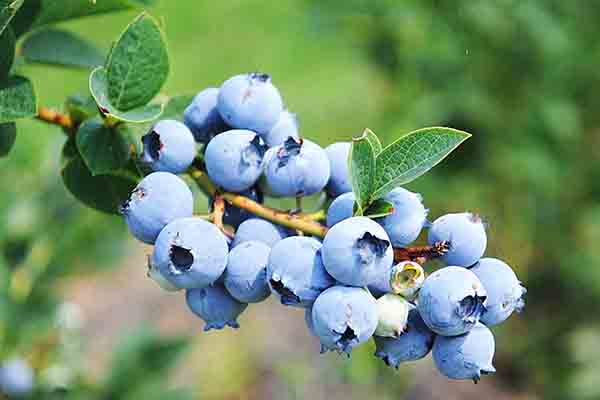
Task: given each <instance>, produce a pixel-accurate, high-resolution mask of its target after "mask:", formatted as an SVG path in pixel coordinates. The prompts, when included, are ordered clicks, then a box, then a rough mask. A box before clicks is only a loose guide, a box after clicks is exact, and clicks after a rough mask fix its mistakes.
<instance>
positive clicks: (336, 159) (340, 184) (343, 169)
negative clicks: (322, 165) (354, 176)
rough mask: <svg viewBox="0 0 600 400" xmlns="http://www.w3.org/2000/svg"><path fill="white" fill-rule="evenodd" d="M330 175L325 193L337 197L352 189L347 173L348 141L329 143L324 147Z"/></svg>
mask: <svg viewBox="0 0 600 400" xmlns="http://www.w3.org/2000/svg"><path fill="white" fill-rule="evenodd" d="M325 152H326V153H327V158H328V159H329V166H330V168H331V176H330V177H329V182H328V183H327V193H329V195H330V196H332V197H337V196H339V195H341V194H343V193H347V192H351V191H352V184H351V182H350V175H349V174H348V154H349V153H350V143H349V142H338V143H333V144H330V145H329V146H327V147H326V148H325Z"/></svg>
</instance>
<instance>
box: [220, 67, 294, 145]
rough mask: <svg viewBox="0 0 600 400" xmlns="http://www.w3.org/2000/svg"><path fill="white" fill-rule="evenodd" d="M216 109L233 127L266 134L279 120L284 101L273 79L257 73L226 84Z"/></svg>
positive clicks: (221, 91) (231, 80)
mask: <svg viewBox="0 0 600 400" xmlns="http://www.w3.org/2000/svg"><path fill="white" fill-rule="evenodd" d="M217 107H218V109H219V113H220V114H221V117H223V119H224V120H225V122H226V123H227V124H229V125H230V126H232V127H234V128H238V129H249V130H253V131H255V132H258V133H259V134H266V133H267V132H269V131H270V130H271V129H272V128H273V126H275V124H276V123H277V121H278V120H279V117H280V114H281V112H282V111H283V101H282V100H281V95H280V94H279V90H277V88H276V87H275V86H273V84H272V83H271V77H270V76H269V75H267V74H262V73H258V72H255V73H250V74H242V75H236V76H234V77H232V78H229V79H228V80H226V81H225V82H224V83H223V85H222V86H221V89H220V91H219V97H218V105H217Z"/></svg>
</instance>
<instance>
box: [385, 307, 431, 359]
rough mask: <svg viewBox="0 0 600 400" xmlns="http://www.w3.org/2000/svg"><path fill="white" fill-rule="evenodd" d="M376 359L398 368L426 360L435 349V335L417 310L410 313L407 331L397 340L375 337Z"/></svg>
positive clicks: (414, 309)
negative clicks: (433, 348) (409, 362)
mask: <svg viewBox="0 0 600 400" xmlns="http://www.w3.org/2000/svg"><path fill="white" fill-rule="evenodd" d="M374 339H375V357H379V358H381V359H382V360H383V361H384V362H385V363H386V364H387V365H388V366H390V367H394V368H398V367H399V366H400V363H403V362H406V361H416V360H420V359H421V358H424V357H425V356H426V355H427V354H429V352H430V351H431V348H432V347H433V341H434V339H435V334H434V333H433V332H431V331H430V330H429V328H428V327H427V325H425V322H423V319H422V318H421V316H420V315H419V312H418V311H417V310H416V308H413V309H411V310H410V312H409V313H408V323H407V327H406V330H405V331H404V332H402V334H401V335H400V336H398V337H397V338H385V337H380V336H375V337H374Z"/></svg>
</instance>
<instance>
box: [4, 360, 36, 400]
mask: <svg viewBox="0 0 600 400" xmlns="http://www.w3.org/2000/svg"><path fill="white" fill-rule="evenodd" d="M33 385H34V374H33V369H32V368H31V367H30V366H29V364H28V363H27V362H26V361H24V360H22V359H12V360H7V361H4V362H3V363H2V365H1V366H0V393H4V394H5V395H7V396H8V397H10V398H13V397H15V398H17V397H26V396H28V395H29V394H30V393H31V391H32V390H33Z"/></svg>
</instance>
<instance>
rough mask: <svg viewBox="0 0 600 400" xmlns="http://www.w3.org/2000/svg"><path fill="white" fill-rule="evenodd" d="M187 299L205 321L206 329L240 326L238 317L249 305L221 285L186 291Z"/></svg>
mask: <svg viewBox="0 0 600 400" xmlns="http://www.w3.org/2000/svg"><path fill="white" fill-rule="evenodd" d="M185 300H186V301H187V305H188V307H189V308H190V310H192V312H193V313H194V314H196V315H197V316H198V317H200V318H202V320H203V321H204V322H205V325H204V330H205V331H209V330H211V329H223V328H224V327H225V326H229V327H231V328H236V329H237V328H239V327H240V325H239V324H238V322H237V317H238V316H239V315H240V314H241V313H242V312H244V310H245V309H246V307H248V304H245V303H240V302H239V301H237V300H236V299H234V298H233V297H232V296H231V295H230V294H229V293H228V292H227V290H225V288H224V287H223V286H221V285H214V286H208V287H205V288H198V289H189V290H187V291H186V292H185Z"/></svg>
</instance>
